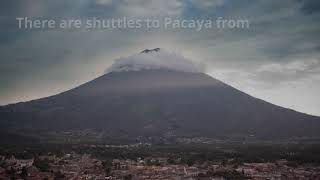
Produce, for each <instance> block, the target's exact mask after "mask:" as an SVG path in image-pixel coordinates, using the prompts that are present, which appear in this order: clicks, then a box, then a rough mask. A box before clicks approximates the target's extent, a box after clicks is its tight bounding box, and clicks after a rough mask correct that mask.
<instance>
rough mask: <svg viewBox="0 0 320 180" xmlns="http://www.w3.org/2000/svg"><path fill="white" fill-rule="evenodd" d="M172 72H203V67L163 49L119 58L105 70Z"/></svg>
mask: <svg viewBox="0 0 320 180" xmlns="http://www.w3.org/2000/svg"><path fill="white" fill-rule="evenodd" d="M158 69H165V70H173V71H179V72H192V73H195V72H203V71H204V70H203V67H202V66H201V65H200V64H199V63H197V64H196V63H194V62H193V61H192V60H190V59H188V58H186V57H184V56H183V55H181V54H179V53H175V52H171V51H168V50H165V49H160V48H155V49H145V50H143V51H142V52H141V53H138V54H133V55H130V56H128V57H120V58H118V59H116V60H115V61H114V63H113V64H112V65H111V67H109V68H107V69H106V71H105V72H106V73H109V72H125V71H140V70H158Z"/></svg>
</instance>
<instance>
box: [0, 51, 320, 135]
mask: <svg viewBox="0 0 320 180" xmlns="http://www.w3.org/2000/svg"><path fill="white" fill-rule="evenodd" d="M0 127H1V131H5V132H10V133H21V132H32V133H38V132H52V131H55V132H56V131H64V130H83V129H97V130H99V131H103V132H105V133H106V134H108V135H109V136H111V137H120V136H121V137H139V136H163V135H167V134H170V135H172V136H206V137H215V136H229V135H234V134H242V135H255V136H256V137H267V138H280V137H286V138H287V137H302V136H303V137H305V136H308V137H319V136H320V132H319V128H320V118H319V117H315V116H310V115H307V114H303V113H299V112H296V111H293V110H290V109H286V108H283V107H279V106H276V105H273V104H270V103H268V102H265V101H263V100H260V99H257V98H254V97H252V96H250V95H248V94H246V93H244V92H241V91H239V90H237V89H235V88H233V87H231V86H229V85H227V84H225V83H223V82H221V81H219V80H217V79H214V78H212V77H210V76H208V75H207V74H205V73H203V72H202V71H201V68H199V66H196V65H195V64H194V63H192V61H190V60H188V59H186V58H185V57H183V56H181V55H179V54H176V53H172V52H168V51H164V50H162V49H161V50H160V49H154V50H144V51H143V52H141V53H138V54H134V55H131V56H129V57H122V58H119V59H117V60H116V61H115V62H114V64H113V65H112V66H111V67H110V68H108V69H107V70H106V73H105V74H104V75H102V76H101V77H98V78H96V79H94V80H92V81H90V82H88V83H85V84H83V85H81V86H79V87H76V88H74V89H71V90H69V91H66V92H63V93H61V94H57V95H54V96H51V97H47V98H42V99H38V100H33V101H30V102H24V103H17V104H12V105H7V106H3V107H0Z"/></svg>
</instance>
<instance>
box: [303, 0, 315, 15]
mask: <svg viewBox="0 0 320 180" xmlns="http://www.w3.org/2000/svg"><path fill="white" fill-rule="evenodd" d="M300 2H301V3H302V7H301V10H302V11H303V12H304V13H306V14H313V13H319V12H320V1H317V0H300Z"/></svg>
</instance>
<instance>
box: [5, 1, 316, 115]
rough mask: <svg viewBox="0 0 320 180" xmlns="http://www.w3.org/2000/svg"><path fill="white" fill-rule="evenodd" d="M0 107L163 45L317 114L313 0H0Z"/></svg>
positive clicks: (258, 92) (243, 86)
mask: <svg viewBox="0 0 320 180" xmlns="http://www.w3.org/2000/svg"><path fill="white" fill-rule="evenodd" d="M17 17H28V18H30V19H42V20H44V19H54V20H57V21H58V20H61V19H81V20H86V19H90V18H93V17H97V18H100V19H110V18H121V17H127V18H132V19H139V18H140V19H143V18H144V19H145V18H153V19H161V18H164V17H171V18H176V19H181V20H183V19H185V20H192V19H193V20H201V19H213V20H214V19H216V18H217V17H223V18H224V19H246V20H248V21H249V22H250V27H249V28H246V29H228V28H227V29H217V28H211V29H204V30H201V31H196V30H195V29H166V28H159V29H148V28H145V27H142V28H139V29H125V28H118V29H110V28H109V29H91V30H86V29H59V28H55V29H49V28H44V29H19V28H18V22H17V20H16V18H17ZM0 26H1V28H0V54H1V58H0V62H1V66H0V104H2V105H4V104H8V103H14V102H19V101H26V100H31V99H36V98H40V97H45V96H49V95H53V94H56V93H59V92H62V91H65V90H68V89H70V88H72V87H74V86H76V85H79V84H82V83H84V82H87V81H90V80H92V79H94V78H96V77H98V76H100V75H102V74H103V72H104V71H105V69H106V68H108V67H109V66H110V65H111V64H112V62H113V60H114V59H116V58H119V57H121V56H129V55H131V54H134V53H137V52H140V51H141V50H143V49H145V48H156V47H160V48H165V49H168V50H171V51H175V52H178V53H181V54H183V55H184V56H185V57H187V58H189V59H192V60H194V61H196V62H199V63H201V64H203V65H204V66H205V71H206V73H208V74H210V75H212V76H214V77H216V78H218V79H220V80H222V81H224V82H226V83H228V84H230V85H232V86H234V87H236V88H238V89H240V90H242V91H244V92H246V93H248V94H250V95H253V96H256V97H258V98H261V99H264V100H267V101H269V102H271V103H274V104H277V105H281V106H284V107H288V108H292V109H295V110H298V111H301V112H305V113H309V114H314V115H320V96H319V92H320V35H319V32H320V1H318V0H281V1H279V0H255V1H253V0H242V1H238V0H233V1H232V0H163V1H159V0H51V1H49V0H10V1H1V2H0Z"/></svg>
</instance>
